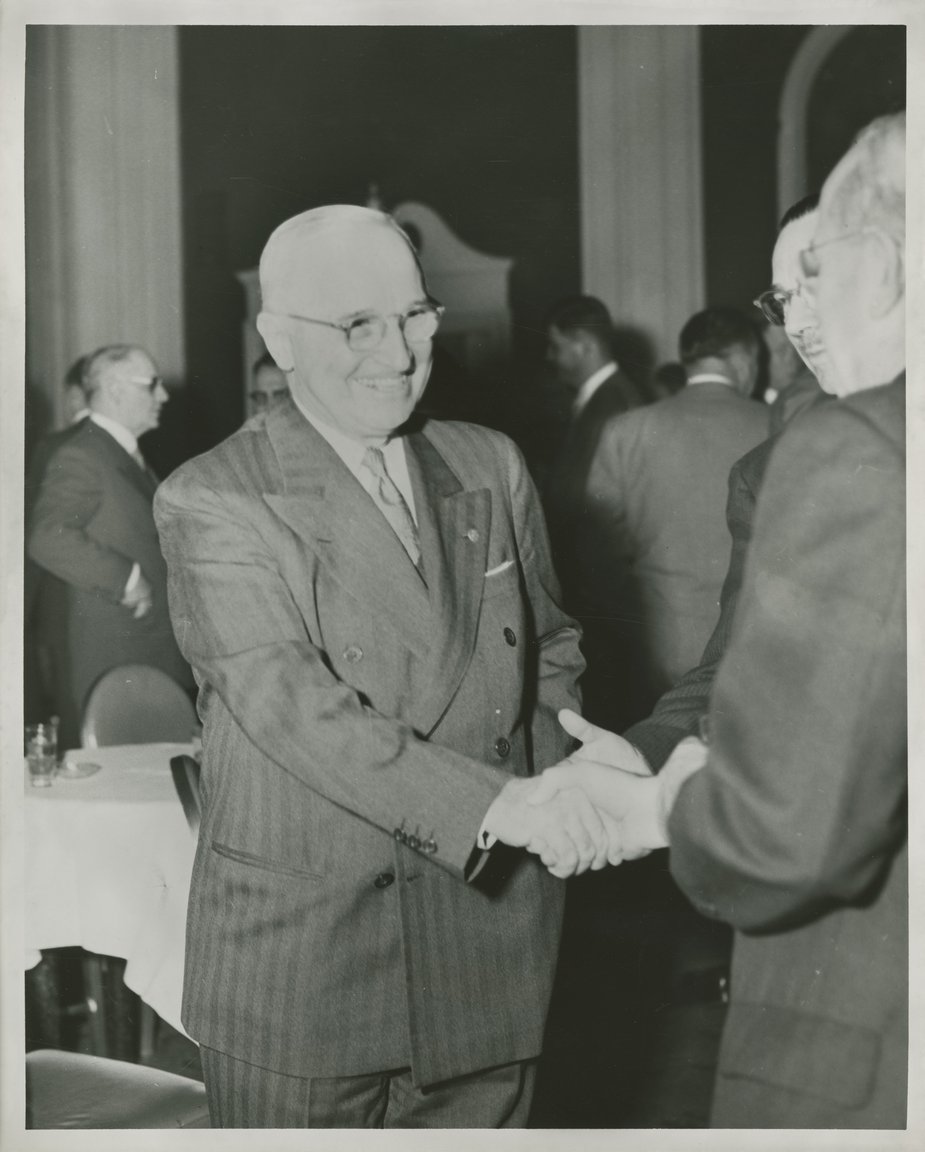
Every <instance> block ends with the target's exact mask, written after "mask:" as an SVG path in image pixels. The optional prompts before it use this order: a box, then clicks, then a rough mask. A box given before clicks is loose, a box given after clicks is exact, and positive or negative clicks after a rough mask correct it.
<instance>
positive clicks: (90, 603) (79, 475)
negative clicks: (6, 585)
mask: <svg viewBox="0 0 925 1152" xmlns="http://www.w3.org/2000/svg"><path fill="white" fill-rule="evenodd" d="M156 488H157V481H156V479H155V478H154V476H153V475H152V474H151V473H149V472H146V471H145V470H144V469H142V468H141V467H140V466H139V465H138V464H137V463H136V462H135V460H133V459H132V457H131V456H130V455H129V454H128V452H126V451H125V449H124V448H123V447H122V446H121V445H120V444H119V443H118V442H117V441H116V440H115V439H114V438H113V437H112V436H110V434H109V433H108V432H107V431H105V430H104V429H103V428H101V427H100V426H99V425H98V424H95V423H94V422H93V421H92V420H86V421H85V422H84V423H83V424H82V425H81V426H80V428H79V429H77V431H75V432H74V433H73V434H72V435H70V436H69V437H68V438H67V439H66V440H65V442H64V443H62V445H61V446H60V447H59V448H58V449H57V450H56V451H55V453H54V455H53V456H52V457H51V459H50V461H49V462H48V464H47V466H46V467H45V472H44V477H43V479H42V483H41V487H40V488H39V492H38V495H37V497H36V500H35V505H34V507H33V509H32V518H31V519H32V522H31V527H30V532H29V541H28V551H29V556H30V558H31V559H32V560H33V561H34V562H35V563H36V564H38V565H39V566H40V567H41V568H43V569H45V570H46V571H48V572H50V573H51V574H52V575H53V576H55V577H58V581H60V583H59V582H58V581H55V582H53V583H51V584H50V586H49V589H48V595H47V596H46V597H45V598H44V601H43V604H42V605H41V610H42V611H44V612H47V613H50V614H52V615H53V616H54V619H55V620H56V621H63V627H64V631H65V635H64V637H63V645H62V647H63V649H64V651H65V653H66V661H67V678H66V686H65V689H64V691H65V692H66V699H62V700H61V701H59V702H58V703H59V704H60V708H61V714H62V719H64V718H65V716H67V717H74V718H75V722H76V719H79V717H80V714H81V711H82V709H83V705H84V703H85V701H86V697H87V694H88V693H89V691H90V689H91V688H92V686H93V684H94V682H95V681H96V680H97V679H98V678H99V677H100V676H101V675H102V674H103V673H104V672H106V671H108V670H109V669H110V668H114V667H116V666H117V665H119V664H136V663H137V664H150V665H152V666H153V667H155V668H160V669H161V670H162V671H163V672H166V673H167V674H168V675H169V676H172V677H173V678H174V679H175V680H177V681H178V682H179V683H180V684H183V685H184V686H186V685H191V684H192V677H191V675H190V670H189V667H188V665H187V664H186V662H185V661H184V660H183V657H182V656H181V655H180V651H179V649H178V648H177V644H176V641H175V639H174V636H173V630H172V628H171V625H170V617H169V614H168V610H167V570H166V567H165V565H164V559H163V557H162V556H161V551H160V545H159V542H158V537H157V530H156V528H155V526H154V517H153V515H152V512H151V505H152V501H153V498H154V492H155V489H156ZM135 563H137V564H139V565H140V567H141V571H142V573H143V575H144V576H145V579H146V580H147V581H148V583H149V584H150V585H151V590H152V606H151V610H150V611H149V612H148V613H147V615H145V616H143V617H141V619H137V620H136V619H135V617H134V615H133V614H132V611H131V609H129V608H126V607H124V606H123V605H122V604H120V601H121V599H122V597H123V595H124V593H125V585H126V583H127V581H128V578H129V575H130V573H131V571H132V565H133V564H135ZM56 597H57V598H58V599H56ZM59 599H60V600H63V603H60V602H58V600H59Z"/></svg>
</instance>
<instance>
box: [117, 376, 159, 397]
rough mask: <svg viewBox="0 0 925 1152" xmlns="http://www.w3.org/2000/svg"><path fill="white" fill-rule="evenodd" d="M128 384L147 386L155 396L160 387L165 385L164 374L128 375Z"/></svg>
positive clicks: (126, 381)
mask: <svg viewBox="0 0 925 1152" xmlns="http://www.w3.org/2000/svg"><path fill="white" fill-rule="evenodd" d="M125 383H126V384H135V385H137V386H138V387H139V388H147V389H148V391H149V392H150V393H151V395H152V396H153V395H154V393H155V392H156V391H157V390H158V388H161V387H163V384H164V377H163V376H128V377H126V380H125Z"/></svg>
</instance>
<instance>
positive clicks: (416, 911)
mask: <svg viewBox="0 0 925 1152" xmlns="http://www.w3.org/2000/svg"><path fill="white" fill-rule="evenodd" d="M405 444H406V452H407V457H408V464H409V472H410V476H411V481H412V486H413V492H414V503H415V508H416V511H417V516H418V520H419V527H420V536H421V547H422V560H423V570H424V573H425V576H426V580H427V585H426V587H425V584H424V583H423V582H422V581H421V579H420V578H419V576H418V575H417V573H416V572H415V570H414V568H413V567H412V565H411V562H410V560H409V559H408V556H407V554H406V553H405V551H404V549H403V548H402V546H401V544H400V543H399V541H398V539H397V537H396V536H395V533H394V532H393V531H392V529H391V528H390V527H389V526H388V524H387V522H386V521H385V519H384V517H383V516H382V515H381V513H380V512H379V511H378V509H377V508H376V507H375V505H374V504H373V502H372V501H371V500H370V498H369V496H368V495H367V493H366V492H365V491H364V490H363V488H362V487H361V486H360V484H359V483H358V481H357V480H356V479H355V477H354V476H353V475H352V473H351V472H350V471H349V469H348V468H347V467H346V465H344V464H343V462H342V461H341V460H340V458H339V457H338V456H337V455H336V453H335V452H334V451H333V449H331V448H330V446H329V445H328V444H327V442H326V441H325V440H324V439H323V438H322V437H321V436H320V435H319V434H318V433H317V432H316V431H315V430H314V429H313V428H312V426H311V425H310V424H309V423H308V421H307V420H305V419H304V418H303V417H302V416H301V414H300V413H299V412H298V410H297V409H296V408H295V406H294V404H293V403H292V402H291V401H289V402H287V403H286V404H285V405H283V406H281V407H280V408H278V409H275V410H273V411H271V412H269V413H268V414H267V415H266V416H261V417H257V418H255V419H254V420H252V421H251V422H250V423H249V424H248V425H246V426H245V427H244V428H243V429H242V430H241V431H239V432H238V433H236V434H235V435H234V436H232V437H231V438H230V439H229V440H227V441H225V442H224V443H223V444H221V445H219V446H218V447H217V448H216V449H214V450H213V451H212V452H210V453H207V454H206V455H205V456H202V457H199V458H198V459H196V460H194V461H192V462H190V463H188V464H187V465H185V466H183V467H182V468H180V469H179V470H178V471H177V472H176V473H174V474H173V475H172V476H171V478H170V479H169V480H168V481H167V482H166V483H165V484H164V485H162V487H161V489H160V491H159V492H158V496H157V500H156V503H155V515H156V518H157V521H158V527H159V530H160V533H161V540H162V543H163V546H164V552H165V555H166V557H167V564H168V569H169V572H170V599H171V611H172V614H173V618H174V622H175V625H176V628H177V634H178V637H179V640H180V645H181V648H182V649H183V651H184V653H185V654H186V656H187V657H188V658H189V660H190V662H191V663H192V665H193V667H194V669H195V670H196V675H197V678H198V680H199V682H200V685H201V690H202V696H201V709H202V713H203V719H204V724H205V732H204V749H205V754H204V762H203V775H202V786H203V802H204V812H203V822H202V829H201V833H200V842H199V849H198V853H197V857H196V864H195V868H194V873H193V882H192V893H191V898H190V912H189V922H188V947H187V956H186V978H185V986H184V1005H183V1020H184V1024H185V1025H186V1027H187V1028H188V1030H189V1031H190V1033H191V1035H193V1036H194V1037H196V1039H197V1040H199V1041H200V1042H201V1043H203V1044H205V1045H207V1046H210V1047H213V1048H217V1049H219V1050H220V1051H223V1052H226V1053H228V1054H230V1055H232V1056H237V1057H239V1058H241V1059H244V1060H247V1061H249V1062H251V1063H255V1064H258V1065H260V1066H262V1067H266V1068H270V1069H273V1070H275V1071H279V1072H283V1073H287V1074H291V1075H297V1076H303V1077H306V1076H350V1075H358V1074H362V1073H368V1072H374V1071H382V1070H386V1069H389V1068H400V1067H407V1066H409V1065H410V1067H411V1069H412V1073H413V1076H414V1078H415V1082H416V1083H418V1084H425V1085H426V1084H429V1083H433V1082H436V1081H441V1080H445V1079H447V1078H450V1077H454V1076H459V1075H462V1074H465V1073H468V1072H472V1071H475V1070H479V1069H483V1068H488V1067H491V1066H494V1065H499V1064H504V1063H509V1062H513V1061H516V1060H523V1059H528V1058H530V1057H533V1056H536V1055H537V1053H538V1052H539V1050H540V1047H541V1041H542V1033H543V1025H544V1021H545V1016H546V1010H547V1003H548V999H549V992H550V986H551V983H552V976H553V970H554V968H555V962H556V951H557V944H558V938H559V931H560V920H561V911H562V897H563V890H564V886H563V885H562V884H561V882H560V881H557V880H555V879H553V878H552V877H550V876H549V874H548V873H547V872H546V870H545V869H544V868H543V867H542V865H541V864H540V862H539V861H538V860H537V859H535V858H532V857H529V858H528V857H526V856H524V857H523V858H518V859H517V863H516V866H515V867H514V868H513V874H512V875H510V877H509V878H508V879H507V882H506V883H505V884H504V886H503V887H502V889H501V891H500V892H497V893H494V894H488V893H486V892H484V891H481V890H479V888H478V887H476V886H475V885H474V884H471V883H466V880H465V869H466V866H467V861H468V860H469V858H470V854H471V853H472V850H473V846H474V843H475V840H476V836H477V833H478V830H479V827H480V824H481V821H482V819H483V817H484V815H485V812H486V811H487V809H488V807H489V806H490V804H491V802H492V800H493V799H494V797H495V795H496V794H497V792H498V790H499V788H500V786H501V785H503V783H504V782H505V781H506V780H507V779H508V774H509V773H514V774H518V775H524V774H527V773H530V772H532V771H534V770H539V769H541V768H543V767H545V766H547V765H549V764H552V763H554V762H555V761H557V760H558V759H560V758H561V757H562V756H563V755H564V754H565V753H566V752H567V750H568V746H569V745H568V741H567V738H566V737H565V735H564V733H563V732H562V730H561V728H560V726H559V725H558V722H557V720H556V713H557V710H558V709H559V708H561V707H562V706H563V705H569V704H571V705H576V704H577V703H578V696H577V692H576V688H575V684H576V680H577V678H578V676H579V675H580V672H581V670H582V662H581V658H580V655H579V651H578V644H577V633H576V631H575V629H574V627H573V626H572V622H571V621H570V620H569V619H568V618H567V617H566V616H564V615H563V613H562V612H561V611H560V609H559V608H558V607H557V605H556V596H557V589H556V583H555V578H554V576H553V573H552V567H551V563H550V559H549V554H548V545H547V541H546V535H545V530H544V527H543V524H542V518H541V515H540V512H539V505H538V502H537V500H536V495H535V491H534V489H533V486H532V484H531V482H530V480H529V477H528V475H527V473H526V470H525V467H524V465H523V461H522V458H521V457H520V455H519V453H518V452H517V450H516V449H515V448H514V447H513V445H512V444H510V442H509V441H508V440H507V439H506V438H505V437H503V436H501V435H500V434H498V433H494V432H489V431H488V430H486V429H482V428H477V427H474V426H471V425H465V424H455V423H447V424H437V423H427V424H426V425H425V426H424V428H423V430H422V431H418V432H415V433H412V434H411V435H409V436H408V437H407V439H406V441H405ZM392 878H394V882H392Z"/></svg>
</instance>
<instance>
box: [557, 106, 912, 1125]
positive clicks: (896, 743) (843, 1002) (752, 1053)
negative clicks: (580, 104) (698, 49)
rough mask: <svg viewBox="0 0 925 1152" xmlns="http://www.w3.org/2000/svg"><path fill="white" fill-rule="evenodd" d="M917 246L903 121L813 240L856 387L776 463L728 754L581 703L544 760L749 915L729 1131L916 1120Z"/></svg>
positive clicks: (719, 697) (743, 926)
mask: <svg viewBox="0 0 925 1152" xmlns="http://www.w3.org/2000/svg"><path fill="white" fill-rule="evenodd" d="M904 249H905V114H904V113H902V114H899V115H895V116H887V117H882V118H880V119H879V120H876V121H874V122H873V123H872V124H871V125H869V126H868V127H867V128H866V129H865V130H864V131H863V132H862V133H861V134H860V136H859V137H858V139H857V141H856V142H855V144H854V145H853V146H852V148H850V149H849V151H848V153H847V154H846V155H845V156H844V157H843V159H842V160H841V161H840V162H839V163H838V164H837V165H836V167H835V169H834V171H833V172H832V174H831V175H830V176H829V178H828V180H827V181H826V183H825V186H824V188H823V191H822V197H821V202H820V208H819V217H818V227H817V229H816V234H815V237H814V239H813V240H812V241H811V242H810V243H809V244H808V245H807V247H806V248H804V249H803V250H802V251H801V253H800V261H801V266H802V272H803V276H804V278H805V280H806V281H807V282H808V290H809V292H811V294H812V296H813V297H814V300H815V308H816V311H817V314H818V318H819V332H820V335H821V337H822V340H823V342H824V344H825V346H826V347H827V348H828V350H829V355H830V357H831V360H832V364H833V368H834V372H833V375H832V378H831V380H827V381H826V385H827V387H831V388H832V389H833V390H834V392H835V393H836V395H837V396H838V398H839V399H838V401H837V402H833V403H829V404H825V405H820V406H818V407H816V408H814V409H813V410H812V411H810V412H809V413H807V414H805V415H804V416H802V417H801V418H800V419H799V420H798V421H797V422H796V424H795V425H794V426H793V427H792V428H790V429H788V431H787V433H786V434H785V435H784V436H783V437H782V438H781V440H780V443H779V444H778V446H777V447H776V449H775V451H774V454H773V456H772V458H771V460H770V463H769V466H768V470H767V475H766V477H765V480H764V484H763V488H762V494H761V502H760V505H759V509H758V516H757V520H756V523H755V529H754V539H753V541H752V545H751V549H750V552H749V557H748V562H747V566H746V571H745V577H744V582H743V587H742V592H741V596H740V601H739V607H738V611H737V614H736V619H735V622H734V628H733V632H732V637H731V640H730V643H729V645H728V648H727V651H726V653H725V656H724V658H723V660H722V663H721V665H720V668H719V671H718V674H717V677H716V683H715V687H714V690H713V694H712V698H711V708H710V714H709V715H710V724H711V736H710V744H709V747H705V746H704V745H703V744H701V743H700V742H699V741H697V740H695V739H693V738H692V739H690V740H686V741H683V742H682V743H681V744H680V745H678V747H677V748H676V750H675V752H674V753H673V754H672V756H671V757H670V758H669V760H668V762H667V763H666V764H665V766H664V768H663V770H662V772H661V773H660V775H659V776H658V777H640V776H632V775H629V774H627V773H625V772H619V771H614V767H620V766H626V765H627V763H628V759H627V747H626V745H625V742H621V741H620V740H619V738H617V737H608V736H607V734H605V733H602V732H600V731H599V730H594V731H584V732H582V731H579V727H580V725H581V721H580V720H577V718H574V717H565V722H566V723H567V725H568V727H569V729H570V730H571V731H573V732H574V733H575V734H576V735H579V736H580V737H582V738H584V737H587V742H586V743H585V745H584V747H583V748H582V751H581V756H580V757H576V758H573V763H572V764H571V765H568V766H560V767H558V768H556V769H553V770H552V771H551V772H550V773H548V774H547V776H548V779H549V783H550V790H551V789H552V788H553V787H554V786H555V785H556V784H560V785H563V786H568V787H573V786H574V785H575V784H576V782H580V783H581V784H582V786H584V787H585V788H586V789H587V791H588V793H589V795H590V796H591V797H592V798H593V799H594V801H595V803H597V804H599V805H601V806H602V807H604V808H606V809H607V810H608V811H609V812H610V814H611V815H612V816H613V817H614V818H615V819H619V820H620V821H621V822H622V824H621V836H620V841H619V845H618V846H617V852H618V855H619V857H622V858H625V857H627V856H633V855H638V854H643V853H645V852H647V851H649V850H651V849H653V848H658V847H662V846H666V845H667V846H669V848H670V856H671V869H672V873H673V875H674V876H675V878H676V879H677V881H678V883H679V885H680V886H681V887H682V889H683V890H684V891H685V892H686V893H687V895H688V896H689V898H690V899H691V901H692V902H693V903H694V905H695V906H696V907H697V908H699V909H700V910H701V911H702V912H704V913H705V914H707V915H710V916H713V917H716V918H718V919H722V920H725V921H727V922H729V923H731V924H732V925H733V927H734V928H735V929H736V937H735V948H734V955H733V968H732V984H731V993H730V1005H729V1014H728V1018H727V1021H726V1026H725V1029H724V1033H723V1043H722V1049H721V1052H720V1064H719V1076H718V1080H717V1087H716V1094H715V1097H714V1103H713V1113H712V1123H713V1124H714V1125H715V1126H716V1127H746V1128H752V1127H786V1128H902V1127H903V1126H904V1125H905V1122H906V1087H907V1057H908V1009H909V1002H908V968H907V964H908V958H907V957H908V877H907V869H908V821H907V736H906V612H905V607H906V586H905V559H906V557H905V368H904V365H905V270H904ZM621 745H622V747H621ZM595 761H600V763H596V762H595ZM605 765H613V767H608V766H605ZM546 794H548V793H546ZM543 795H544V794H543V793H540V794H538V795H537V796H536V797H535V798H536V799H537V800H540V799H542V798H543Z"/></svg>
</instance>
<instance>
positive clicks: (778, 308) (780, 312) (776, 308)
mask: <svg viewBox="0 0 925 1152" xmlns="http://www.w3.org/2000/svg"><path fill="white" fill-rule="evenodd" d="M805 287H806V285H805V284H798V285H797V286H796V288H789V289H788V288H768V289H767V290H766V291H765V292H762V293H761V295H760V296H757V297H756V298H755V299H754V300H753V301H752V303H753V304H754V305H755V307H756V308H757V309H758V310H759V311H760V312H761V314H762V315H763V316H764V317H765V319H766V320H767V321H768V323H769V324H773V325H774V326H775V327H776V328H783V326H784V322H785V320H786V319H787V305H788V304H789V303H790V301H791V300H792V299H793V297H794V296H800V295H802V293H803V289H804V288H805Z"/></svg>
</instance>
